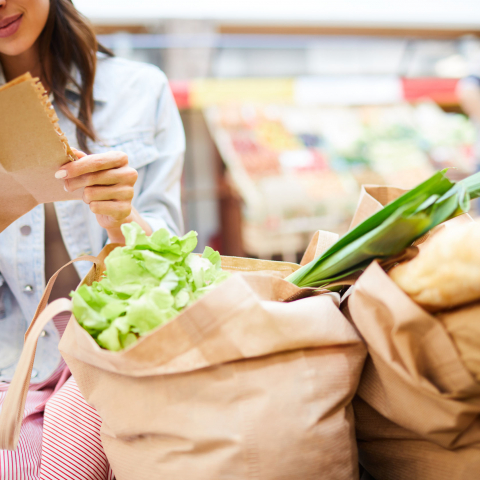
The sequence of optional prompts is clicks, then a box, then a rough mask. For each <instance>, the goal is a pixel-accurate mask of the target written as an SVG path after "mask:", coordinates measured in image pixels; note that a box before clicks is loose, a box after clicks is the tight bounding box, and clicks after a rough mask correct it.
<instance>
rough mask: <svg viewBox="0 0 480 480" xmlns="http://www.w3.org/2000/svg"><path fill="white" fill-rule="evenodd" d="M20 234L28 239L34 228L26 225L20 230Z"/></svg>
mask: <svg viewBox="0 0 480 480" xmlns="http://www.w3.org/2000/svg"><path fill="white" fill-rule="evenodd" d="M20 233H21V234H22V235H23V236H24V237H27V236H28V235H30V234H31V233H32V227H31V226H30V225H24V226H23V227H21V228H20Z"/></svg>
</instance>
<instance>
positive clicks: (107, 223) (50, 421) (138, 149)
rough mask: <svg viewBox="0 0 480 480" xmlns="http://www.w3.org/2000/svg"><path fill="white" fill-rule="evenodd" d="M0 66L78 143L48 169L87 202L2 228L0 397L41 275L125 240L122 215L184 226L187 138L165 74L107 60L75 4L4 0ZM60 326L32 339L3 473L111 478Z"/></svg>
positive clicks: (0, 457)
mask: <svg viewBox="0 0 480 480" xmlns="http://www.w3.org/2000/svg"><path fill="white" fill-rule="evenodd" d="M0 67H1V69H0V85H1V84H3V83H5V82H6V81H9V80H12V79H14V78H16V77H17V76H19V75H21V74H23V73H25V72H27V71H30V72H31V73H32V75H33V76H37V77H39V78H40V79H41V81H42V83H43V85H44V86H45V87H46V89H47V91H48V92H49V93H50V95H51V99H52V101H53V105H54V107H55V109H56V111H57V114H58V116H59V125H60V128H61V129H62V130H63V131H64V133H65V134H66V136H67V138H68V140H69V143H70V145H71V146H72V147H75V148H77V149H78V150H77V154H78V157H79V160H78V161H76V162H73V163H69V164H67V165H65V166H63V167H62V168H61V169H60V170H59V171H58V172H57V173H56V174H55V176H56V177H57V178H58V179H62V180H63V181H64V182H65V189H66V190H67V191H70V192H73V191H75V190H77V189H81V188H84V191H83V201H69V202H57V203H56V204H55V205H53V204H50V205H45V206H43V205H41V206H38V207H36V208H35V209H33V210H32V211H31V212H30V213H28V214H27V215H25V216H24V217H22V218H20V219H19V220H17V221H16V222H15V223H14V224H12V225H11V226H9V227H8V228H7V229H6V230H5V231H3V232H2V233H0V405H1V403H2V401H3V398H4V397H5V392H6V390H7V389H8V382H9V381H10V380H11V378H12V375H13V372H14V371H15V366H16V363H17V361H18V358H19V355H20V352H21V348H22V344H23V335H24V333H25V331H26V329H27V327H28V325H29V321H30V320H31V318H32V317H33V314H34V312H35V308H36V306H37V304H38V302H39V300H40V297H41V294H42V291H43V289H44V286H45V280H48V278H49V277H50V276H51V274H52V273H53V272H55V271H56V270H57V268H58V267H60V266H62V265H63V264H65V263H66V262H67V261H68V260H69V259H70V258H75V257H78V256H79V255H82V254H94V255H95V254H97V253H98V252H99V251H100V250H101V248H102V247H103V245H104V244H105V243H106V242H107V241H111V242H122V241H123V236H122V233H121V230H120V227H121V225H122V224H124V223H127V222H132V221H135V222H137V223H138V224H139V225H140V226H141V227H142V228H143V229H144V230H145V231H146V232H147V233H148V234H151V232H152V230H156V229H158V228H161V227H165V228H167V229H169V230H170V231H171V232H174V233H178V232H179V231H180V230H181V229H182V220H181V210H180V175H181V170H182V163H183V153H184V134H183V129H182V125H181V121H180V117H179V115H178V111H177V109H176V106H175V103H174V101H173V98H172V96H171V93H170V90H169V88H168V83H167V81H166V78H165V76H164V75H163V73H161V72H160V71H159V70H158V69H157V68H156V67H153V66H151V65H145V64H140V63H135V62H129V61H126V60H121V59H117V58H114V57H113V56H112V54H111V53H110V52H109V51H107V50H106V49H105V48H103V47H101V46H100V45H98V44H97V42H96V39H95V35H94V33H93V32H92V30H91V27H89V26H88V24H87V23H86V22H85V20H84V19H83V18H82V17H81V16H80V15H79V13H78V12H77V11H76V10H75V8H74V6H73V4H72V3H71V0H0ZM0 114H1V115H6V114H8V112H1V113H0ZM0 149H1V146H0ZM59 181H61V180H59ZM2 208H4V207H2ZM82 263H83V262H82ZM82 263H76V264H75V267H73V266H72V267H71V269H70V270H69V271H67V272H66V273H65V274H64V276H63V278H62V279H60V280H59V281H58V282H57V287H56V288H55V291H54V292H53V293H52V297H51V299H53V298H58V297H60V296H66V295H68V292H69V291H70V290H71V289H73V288H75V287H76V285H77V284H78V281H79V278H80V277H82V276H83V275H84V274H85V273H86V271H88V269H89V268H90V265H88V264H82ZM64 326H65V318H57V319H56V322H55V325H50V326H49V327H47V328H46V329H45V332H44V335H43V336H42V337H41V338H40V340H39V343H38V347H37V355H36V358H35V364H34V369H33V374H32V384H31V387H30V391H29V394H28V399H27V405H26V408H25V415H24V418H25V419H24V423H23V426H22V434H21V440H20V446H19V448H18V449H17V451H16V452H6V451H0V478H1V479H2V480H3V479H9V480H14V479H15V480H16V479H22V480H23V479H37V478H42V479H59V478H61V479H69V478H72V479H103V478H107V477H108V475H110V476H111V472H110V473H109V472H108V465H107V462H106V459H105V457H104V454H103V451H102V448H101V443H100V436H99V425H100V420H99V418H98V416H97V414H96V412H94V411H93V409H91V408H90V407H89V406H88V405H86V404H85V402H84V400H83V398H82V397H81V395H80V393H79V391H78V388H77V387H76V384H75V382H74V381H73V379H72V378H70V379H69V380H68V381H67V382H66V383H65V380H66V379H67V378H68V372H67V371H66V370H65V365H64V364H63V363H62V360H61V357H60V355H59V353H58V349H57V345H58V341H59V337H60V335H61V333H62V330H63V328H64ZM63 383H65V385H63ZM62 385H63V386H62ZM54 391H55V394H54ZM42 428H43V433H42ZM42 441H43V444H42ZM40 461H41V469H40Z"/></svg>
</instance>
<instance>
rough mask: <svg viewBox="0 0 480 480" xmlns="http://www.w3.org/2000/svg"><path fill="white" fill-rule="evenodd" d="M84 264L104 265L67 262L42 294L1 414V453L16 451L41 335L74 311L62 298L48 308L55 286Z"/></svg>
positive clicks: (96, 261)
mask: <svg viewBox="0 0 480 480" xmlns="http://www.w3.org/2000/svg"><path fill="white" fill-rule="evenodd" d="M83 260H84V261H89V262H93V263H94V264H95V265H96V266H98V265H99V263H101V261H99V259H97V257H93V256H84V257H79V258H76V259H75V260H72V261H71V262H68V263H67V264H66V265H64V266H63V267H62V268H60V269H59V270H58V271H57V272H56V273H54V274H53V275H52V278H50V280H49V281H48V284H47V287H46V288H45V291H44V292H43V295H42V299H41V300H40V303H39V304H38V307H37V311H36V312H35V315H34V317H33V320H32V323H31V324H30V327H29V328H28V330H27V332H26V333H25V343H24V345H23V350H22V354H21V356H20V360H19V362H18V365H17V368H16V370H15V374H14V375H13V379H12V382H11V383H10V386H9V388H8V391H7V395H6V397H5V400H4V402H3V405H2V410H1V412H0V450H15V449H16V448H17V445H18V439H19V437H20V429H21V426H22V421H23V412H24V409H25V402H26V400H27V393H28V388H29V386H30V378H31V375H32V368H33V362H34V360H35V350H36V348H37V341H38V338H39V336H40V334H41V333H42V331H43V329H44V328H45V326H46V325H47V323H48V322H49V321H50V320H51V319H52V318H53V317H55V315H58V314H59V313H62V312H71V311H72V302H71V301H70V300H68V299H66V298H59V299H58V300H55V301H54V302H52V303H51V304H50V305H48V306H47V303H48V299H49V298H50V293H51V292H52V288H53V285H54V284H55V281H56V279H57V277H58V275H59V273H60V272H61V271H62V270H63V269H64V268H65V267H67V266H68V265H71V264H72V263H74V262H79V261H83Z"/></svg>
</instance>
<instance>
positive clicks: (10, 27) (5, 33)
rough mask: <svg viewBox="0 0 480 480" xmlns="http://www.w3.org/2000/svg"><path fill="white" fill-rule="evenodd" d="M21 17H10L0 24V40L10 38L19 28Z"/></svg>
mask: <svg viewBox="0 0 480 480" xmlns="http://www.w3.org/2000/svg"><path fill="white" fill-rule="evenodd" d="M22 18H23V15H22V14H20V15H12V16H11V17H7V18H5V19H4V20H2V21H1V22H0V38H6V37H10V36H11V35H13V34H14V33H16V32H17V30H18V29H19V27H20V24H21V23H22Z"/></svg>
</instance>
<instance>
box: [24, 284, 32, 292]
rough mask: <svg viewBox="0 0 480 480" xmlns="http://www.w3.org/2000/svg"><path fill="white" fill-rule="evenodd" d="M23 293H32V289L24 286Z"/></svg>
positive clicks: (29, 286)
mask: <svg viewBox="0 0 480 480" xmlns="http://www.w3.org/2000/svg"><path fill="white" fill-rule="evenodd" d="M23 291H24V292H25V293H32V292H33V287H32V286H31V285H25V286H24V287H23Z"/></svg>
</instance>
